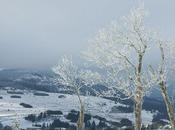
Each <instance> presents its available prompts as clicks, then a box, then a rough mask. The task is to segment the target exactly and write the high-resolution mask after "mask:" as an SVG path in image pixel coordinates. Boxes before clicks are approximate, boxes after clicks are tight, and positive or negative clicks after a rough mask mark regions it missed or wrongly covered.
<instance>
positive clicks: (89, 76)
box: [53, 56, 101, 130]
mask: <svg viewBox="0 0 175 130" xmlns="http://www.w3.org/2000/svg"><path fill="white" fill-rule="evenodd" d="M53 72H54V73H56V74H57V75H58V77H57V82H58V83H60V84H62V85H64V87H65V89H66V90H70V91H72V92H73V93H74V94H76V95H77V97H78V101H79V104H80V111H79V112H80V114H79V119H78V122H77V130H84V109H85V108H84V102H83V99H82V98H81V96H80V95H81V92H80V89H81V88H82V86H83V85H86V86H91V85H94V84H96V83H97V82H98V81H99V80H100V79H101V78H100V75H99V74H98V73H92V71H90V70H87V69H80V68H79V67H78V66H76V65H75V64H73V62H72V58H71V57H68V56H64V57H63V58H62V59H61V60H60V62H59V63H58V65H56V66H55V67H54V68H53Z"/></svg>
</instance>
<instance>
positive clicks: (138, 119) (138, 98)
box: [134, 87, 142, 130]
mask: <svg viewBox="0 0 175 130" xmlns="http://www.w3.org/2000/svg"><path fill="white" fill-rule="evenodd" d="M134 114H135V115H134V116H135V130H141V128H142V92H141V87H138V88H137V92H136V95H135V109H134Z"/></svg>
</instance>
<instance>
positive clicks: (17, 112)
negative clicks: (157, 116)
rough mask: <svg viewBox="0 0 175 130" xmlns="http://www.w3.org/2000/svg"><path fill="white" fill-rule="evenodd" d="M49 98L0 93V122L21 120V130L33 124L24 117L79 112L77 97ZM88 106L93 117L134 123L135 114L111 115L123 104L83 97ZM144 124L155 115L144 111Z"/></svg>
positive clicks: (87, 109) (88, 111)
mask: <svg viewBox="0 0 175 130" xmlns="http://www.w3.org/2000/svg"><path fill="white" fill-rule="evenodd" d="M48 94H49V96H34V95H33V93H31V92H25V93H24V95H20V96H21V98H19V99H18V98H11V97H10V96H12V94H7V92H6V90H1V91H0V96H2V97H3V99H0V121H1V122H2V124H4V125H12V124H13V122H14V121H15V120H19V121H20V124H21V128H26V127H31V126H32V123H31V122H28V121H25V120H24V117H25V116H27V115H28V114H34V113H35V114H39V113H40V112H44V111H46V110H60V111H62V112H63V113H64V114H67V113H68V112H70V110H72V109H75V110H78V109H79V106H78V99H77V97H76V96H75V95H65V98H58V96H59V95H63V94H58V93H48ZM82 98H83V100H84V102H85V104H86V113H88V114H91V115H94V116H95V115H98V116H101V117H104V118H106V119H107V120H108V121H116V122H119V121H120V120H121V119H122V118H128V119H129V120H131V121H133V118H134V115H133V113H111V112H110V111H111V108H112V107H113V106H125V107H127V106H126V105H123V104H120V103H117V104H115V102H114V101H110V100H107V99H103V98H100V97H92V96H89V97H82ZM20 103H27V104H30V105H32V106H33V108H24V107H22V106H20V105H19V104H20ZM142 114H143V123H144V124H150V123H151V121H152V118H153V113H151V112H147V111H145V110H143V111H142Z"/></svg>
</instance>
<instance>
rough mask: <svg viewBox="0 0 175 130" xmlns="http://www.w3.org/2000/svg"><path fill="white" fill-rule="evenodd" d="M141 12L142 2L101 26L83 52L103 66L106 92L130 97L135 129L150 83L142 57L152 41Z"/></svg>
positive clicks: (139, 127)
mask: <svg viewBox="0 0 175 130" xmlns="http://www.w3.org/2000/svg"><path fill="white" fill-rule="evenodd" d="M145 15H146V13H145V10H144V6H140V7H138V8H134V9H132V10H131V11H130V14H129V15H128V16H126V17H122V20H121V21H119V22H112V23H111V24H110V25H109V26H107V27H105V28H103V29H101V30H100V31H99V32H98V33H97V35H96V36H95V38H94V39H93V40H91V41H90V42H91V45H90V46H89V48H88V50H87V51H86V52H83V53H84V56H85V58H86V59H87V60H88V61H90V62H94V63H96V65H98V66H99V67H100V68H101V69H102V70H103V72H104V77H105V78H104V79H105V82H106V83H107V86H108V88H109V90H110V92H109V94H110V95H111V93H114V94H115V91H117V90H118V91H120V92H122V93H124V94H125V95H126V96H127V97H130V98H132V99H133V101H134V105H135V109H134V115H135V130H140V129H141V127H142V119H141V111H142V102H143V97H144V96H145V94H146V92H147V91H148V90H149V89H150V88H151V87H152V80H151V78H150V76H149V74H148V69H144V68H147V67H145V66H146V65H145V60H144V58H145V54H146V53H147V52H149V51H148V50H149V48H150V47H151V44H153V43H154V41H153V39H154V32H153V31H150V30H149V29H148V28H147V27H146V25H145V22H144V21H145V20H144V19H145ZM143 67H144V68H143Z"/></svg>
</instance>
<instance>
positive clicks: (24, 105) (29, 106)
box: [20, 103, 33, 108]
mask: <svg viewBox="0 0 175 130" xmlns="http://www.w3.org/2000/svg"><path fill="white" fill-rule="evenodd" d="M20 105H21V106H23V107H25V108H33V107H32V106H31V105H29V104H26V103H20Z"/></svg>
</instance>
